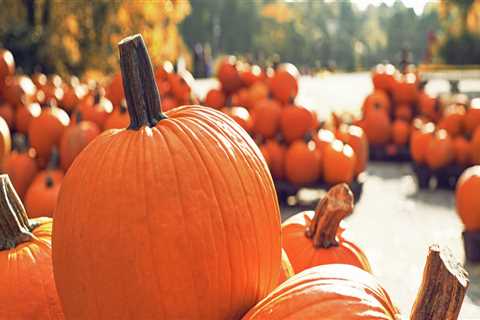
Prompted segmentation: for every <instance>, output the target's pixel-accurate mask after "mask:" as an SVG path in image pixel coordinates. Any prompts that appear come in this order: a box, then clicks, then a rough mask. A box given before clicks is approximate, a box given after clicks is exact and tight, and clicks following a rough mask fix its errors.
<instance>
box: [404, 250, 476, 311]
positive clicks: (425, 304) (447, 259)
mask: <svg viewBox="0 0 480 320" xmlns="http://www.w3.org/2000/svg"><path fill="white" fill-rule="evenodd" d="M468 283H469V281H468V274H467V272H466V271H465V270H464V269H463V267H462V266H461V265H460V263H458V262H457V261H456V260H455V258H454V257H453V256H452V254H451V253H450V251H448V250H447V249H440V247H439V246H438V245H433V246H430V248H429V252H428V257H427V262H426V263H425V269H424V270H423V279H422V284H421V286H420V290H419V291H418V294H417V298H416V299H415V303H414V304H413V308H412V312H411V314H410V320H426V319H445V320H455V319H457V318H458V314H459V312H460V308H461V307H462V303H463V298H464V297H465V293H466V292H467V287H468Z"/></svg>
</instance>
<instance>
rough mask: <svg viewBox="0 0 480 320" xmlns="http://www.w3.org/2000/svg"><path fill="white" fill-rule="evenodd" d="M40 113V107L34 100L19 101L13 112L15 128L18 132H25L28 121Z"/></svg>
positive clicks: (26, 131) (28, 124)
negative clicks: (31, 101) (29, 101)
mask: <svg viewBox="0 0 480 320" xmlns="http://www.w3.org/2000/svg"><path fill="white" fill-rule="evenodd" d="M40 113H42V108H41V107H40V105H39V104H38V103H36V102H33V103H21V104H20V105H18V106H17V110H16V112H15V128H16V129H17V131H18V132H20V133H23V134H27V133H28V127H29V126H30V121H32V119H33V118H36V117H38V116H39V115H40Z"/></svg>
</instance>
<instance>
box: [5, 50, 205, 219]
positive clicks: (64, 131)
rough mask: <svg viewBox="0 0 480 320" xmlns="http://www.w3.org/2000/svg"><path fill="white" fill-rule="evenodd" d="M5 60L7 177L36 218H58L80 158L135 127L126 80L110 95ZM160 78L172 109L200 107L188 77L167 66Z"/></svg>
mask: <svg viewBox="0 0 480 320" xmlns="http://www.w3.org/2000/svg"><path fill="white" fill-rule="evenodd" d="M0 57H1V59H0V136H1V139H0V146H1V148H0V150H1V151H0V161H1V167H2V171H3V172H4V173H7V174H8V175H9V176H10V179H11V180H12V183H13V185H14V186H15V188H16V190H17V193H18V195H19V196H20V198H21V199H22V200H24V201H25V205H26V207H27V210H28V212H29V213H30V215H31V217H37V216H52V214H53V212H54V209H55V205H56V200H57V196H58V192H59V189H60V185H61V183H62V179H63V176H64V173H65V172H66V171H67V170H68V168H69V167H70V165H71V164H72V162H73V160H74V159H75V157H76V156H77V155H78V154H79V153H80V152H81V150H82V149H83V148H84V147H85V146H86V145H88V144H89V143H90V142H91V141H92V140H93V139H94V138H95V137H97V136H98V135H99V134H100V133H101V132H102V131H104V130H108V129H120V128H126V127H127V126H128V125H129V123H130V118H129V115H128V113H127V108H126V105H125V101H124V94H123V88H122V79H121V76H120V75H116V76H114V77H113V78H112V80H111V81H110V83H109V85H108V86H107V87H106V90H105V89H104V88H102V87H101V86H100V85H98V84H97V83H95V82H89V83H88V84H85V83H81V82H80V81H79V80H78V78H76V77H72V78H71V80H70V81H69V82H65V81H63V79H62V78H61V77H60V76H58V75H52V76H50V77H47V76H46V75H44V74H42V73H36V74H34V75H32V76H31V77H28V76H26V75H16V74H15V62H14V57H13V56H12V54H11V53H10V52H9V51H7V50H1V51H0ZM155 76H156V78H157V83H158V90H159V92H161V94H162V97H163V103H164V106H165V108H166V109H171V108H174V107H177V106H178V105H180V104H186V103H192V102H195V101H196V100H195V98H194V97H193V94H192V90H191V87H190V85H189V83H191V82H192V79H193V78H192V77H191V75H189V74H188V72H186V71H185V72H184V73H182V75H179V74H177V73H175V72H173V66H172V65H171V63H165V64H164V65H163V66H160V67H158V68H157V69H156V74H155ZM11 134H12V135H13V143H12V141H11V140H12V138H11ZM12 144H13V151H10V149H11V145H12Z"/></svg>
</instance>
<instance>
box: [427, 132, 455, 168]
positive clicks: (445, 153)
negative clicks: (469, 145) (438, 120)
mask: <svg viewBox="0 0 480 320" xmlns="http://www.w3.org/2000/svg"><path fill="white" fill-rule="evenodd" d="M453 157H454V149H453V142H452V139H451V138H450V137H449V135H448V133H447V131H445V130H443V129H440V130H438V131H437V132H436V133H435V134H434V136H433V138H432V139H431V140H430V143H429V144H428V146H427V150H426V154H425V162H426V163H427V165H428V166H429V167H430V168H431V169H439V168H443V167H446V166H447V165H449V164H450V163H451V162H452V160H453Z"/></svg>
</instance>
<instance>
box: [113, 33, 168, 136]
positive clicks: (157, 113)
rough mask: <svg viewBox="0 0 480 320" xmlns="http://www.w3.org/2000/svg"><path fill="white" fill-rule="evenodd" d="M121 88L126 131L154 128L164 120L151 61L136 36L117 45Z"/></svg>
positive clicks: (139, 38)
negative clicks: (124, 99) (127, 121)
mask: <svg viewBox="0 0 480 320" xmlns="http://www.w3.org/2000/svg"><path fill="white" fill-rule="evenodd" d="M118 48H119V51H120V67H121V70H122V79H123V88H124V92H125V98H126V100H127V106H128V113H129V114H130V119H131V120H130V121H131V122H130V126H129V129H133V130H138V129H140V128H141V127H142V126H149V127H154V126H155V125H156V124H157V122H158V121H160V120H162V119H165V118H166V116H165V115H164V114H163V113H162V108H161V105H160V95H159V93H158V88H157V84H156V82H155V76H154V73H153V68H152V62H151V61H150V57H149V55H148V52H147V48H146V47H145V43H144V42H143V38H142V36H141V35H140V34H137V35H133V36H130V37H127V38H125V39H123V40H122V41H120V43H119V44H118Z"/></svg>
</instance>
